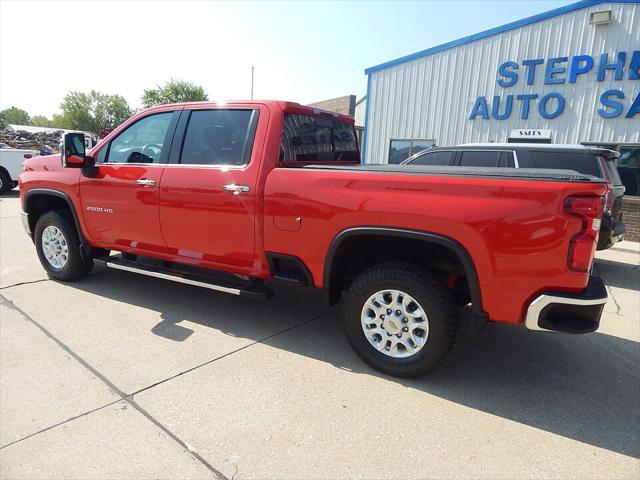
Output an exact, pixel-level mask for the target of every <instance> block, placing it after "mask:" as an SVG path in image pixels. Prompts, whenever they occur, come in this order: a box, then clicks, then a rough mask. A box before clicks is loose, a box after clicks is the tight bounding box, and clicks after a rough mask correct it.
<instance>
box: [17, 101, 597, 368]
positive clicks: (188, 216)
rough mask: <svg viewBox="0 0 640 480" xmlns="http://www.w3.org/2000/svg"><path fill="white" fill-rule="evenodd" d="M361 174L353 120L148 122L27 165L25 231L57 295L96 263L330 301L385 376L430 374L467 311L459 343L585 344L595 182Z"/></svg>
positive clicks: (557, 177)
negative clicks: (499, 337)
mask: <svg viewBox="0 0 640 480" xmlns="http://www.w3.org/2000/svg"><path fill="white" fill-rule="evenodd" d="M358 163H359V152H358V147H357V142H356V137H355V129H354V126H353V118H352V117H348V116H343V115H338V114H333V113H330V112H325V111H321V110H317V109H313V108H310V107H303V106H301V105H298V104H295V103H287V102H277V101H261V102H258V101H247V102H230V103H225V104H216V103H208V102H207V103H187V104H178V105H164V106H158V107H154V108H151V109H149V110H146V111H144V112H141V113H139V114H137V115H136V116H134V117H133V118H131V119H130V120H128V121H127V122H125V123H124V124H123V125H122V126H120V127H118V128H117V129H116V130H115V131H113V132H112V133H110V134H109V135H108V136H107V137H106V138H105V140H104V141H102V142H101V143H100V144H99V145H98V146H97V147H96V149H94V150H93V151H91V152H88V153H87V152H85V150H84V142H83V139H82V136H81V135H78V134H68V135H66V136H65V139H64V149H63V153H62V159H61V158H60V156H58V155H52V156H47V157H37V158H35V157H34V158H32V159H30V160H27V161H26V162H25V172H23V173H22V175H21V176H20V182H21V190H20V193H21V201H22V208H23V211H24V213H23V223H24V226H25V228H26V230H27V232H28V234H29V235H31V236H32V237H33V240H34V242H35V247H36V251H37V253H38V257H39V259H40V261H41V263H42V265H43V267H44V269H45V270H46V271H47V272H48V274H49V275H50V276H51V277H52V278H55V279H57V280H61V281H72V280H79V279H81V278H82V277H84V276H85V275H87V273H88V272H89V271H90V270H91V268H92V266H93V264H94V262H96V261H99V262H102V263H103V264H105V265H106V266H107V267H109V268H114V269H119V270H125V271H129V272H135V273H138V274H142V275H148V276H154V277H159V278H163V279H167V280H173V281H176V282H181V283H186V284H190V285H197V286H200V287H204V288H209V289H212V290H217V291H222V292H226V293H230V294H235V295H239V296H246V297H253V298H262V299H265V298H268V297H270V296H271V295H272V290H271V288H270V287H271V285H272V282H282V283H286V284H289V285H296V286H300V287H316V288H320V289H323V291H324V294H325V298H326V299H327V302H328V303H329V304H336V303H338V302H339V301H340V300H342V302H343V311H344V315H343V326H344V330H345V332H346V336H347V338H348V339H349V342H350V343H351V345H352V346H353V348H354V350H355V351H356V353H357V354H358V355H359V356H360V357H361V358H362V359H363V360H364V361H365V362H367V363H368V364H369V365H371V366H372V367H373V368H375V369H377V370H380V371H382V372H384V373H387V374H390V375H397V376H403V377H410V376H417V375H422V374H425V373H427V372H429V371H430V370H432V369H433V368H435V367H436V366H437V365H439V364H440V363H441V362H442V361H443V360H444V358H445V357H446V356H447V355H448V353H449V351H450V350H451V348H452V346H453V343H454V340H455V339H456V336H457V335H458V326H459V321H460V320H459V318H458V313H457V312H458V308H457V307H458V306H459V305H464V304H467V303H469V302H470V304H471V306H470V308H471V311H472V313H473V315H472V331H475V330H476V329H477V328H478V326H479V325H482V324H484V323H486V321H487V320H491V321H494V322H504V323H512V324H524V325H526V326H527V327H528V328H529V329H532V330H547V331H559V332H572V333H585V332H592V331H594V330H596V329H597V328H598V325H599V321H600V315H601V312H602V309H603V306H604V304H605V302H606V299H607V293H606V289H605V287H604V284H603V282H602V280H601V279H600V278H598V277H596V276H592V275H591V274H590V271H591V265H592V261H593V256H594V252H595V247H596V242H597V238H598V229H599V227H600V219H601V216H602V205H603V203H604V196H605V195H606V194H607V191H608V187H607V183H606V182H605V181H603V180H601V179H597V178H595V177H592V176H588V175H582V174H578V173H575V172H567V171H549V170H532V169H520V170H517V169H513V168H505V169H499V168H493V169H486V171H478V170H477V169H465V168H450V167H444V168H433V167H412V166H409V165H394V166H393V168H389V167H388V166H386V165H385V166H375V165H367V166H363V165H358ZM111 250H112V251H115V252H121V253H116V254H114V255H110V251H111ZM239 301H241V300H239Z"/></svg>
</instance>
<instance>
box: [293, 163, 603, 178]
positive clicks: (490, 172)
mask: <svg viewBox="0 0 640 480" xmlns="http://www.w3.org/2000/svg"><path fill="white" fill-rule="evenodd" d="M304 168H307V169H314V170H342V171H361V172H374V173H386V174H389V173H397V174H403V175H425V176H434V175H438V176H449V177H484V178H496V179H500V178H504V179H512V180H514V179H517V180H535V181H540V180H542V181H550V182H553V181H555V182H580V183H605V181H604V180H603V179H600V178H597V177H594V176H592V175H585V174H582V173H579V172H576V171H575V170H555V169H554V170H552V169H546V170H545V169H537V168H504V167H499V168H498V167H449V166H443V167H433V166H428V165H372V164H371V165H308V166H306V167H304Z"/></svg>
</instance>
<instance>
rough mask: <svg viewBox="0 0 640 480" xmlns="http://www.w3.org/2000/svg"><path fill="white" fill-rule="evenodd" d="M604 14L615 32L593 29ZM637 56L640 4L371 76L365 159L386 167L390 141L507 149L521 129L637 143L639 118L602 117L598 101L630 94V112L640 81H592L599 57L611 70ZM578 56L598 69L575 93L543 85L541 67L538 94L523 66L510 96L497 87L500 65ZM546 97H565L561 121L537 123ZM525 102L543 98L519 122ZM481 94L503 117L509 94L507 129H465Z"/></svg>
mask: <svg viewBox="0 0 640 480" xmlns="http://www.w3.org/2000/svg"><path fill="white" fill-rule="evenodd" d="M608 9H611V10H612V11H613V22H612V23H611V24H609V25H601V26H594V25H590V24H589V14H590V13H591V12H592V11H600V10H608ZM638 49H640V5H638V4H619V3H618V4H616V3H613V4H601V5H597V6H594V7H590V8H585V9H583V10H578V11H575V12H572V13H569V14H565V15H561V16H558V17H555V18H552V19H549V20H544V21H542V22H538V23H535V24H533V25H528V26H526V27H522V28H518V29H515V30H511V31H509V32H505V33H502V34H498V35H494V36H492V37H488V38H486V39H481V40H478V41H475V42H473V43H469V44H466V45H461V46H459V47H455V48H452V49H449V50H445V51H443V52H439V53H436V54H433V55H429V56H427V57H422V58H418V59H415V60H411V61H409V62H406V63H403V64H399V65H396V66H393V67H390V68H387V69H385V70H381V71H378V72H374V73H372V74H371V91H370V92H369V97H368V98H367V100H366V101H367V102H371V104H370V106H369V118H368V125H367V130H368V132H367V150H366V152H367V153H366V157H367V158H366V159H365V160H366V162H367V163H386V161H387V157H388V151H389V140H390V139H391V138H430V139H435V140H436V144H437V145H439V146H444V145H456V144H460V143H468V142H490V141H494V142H504V141H506V140H507V137H508V135H509V132H510V131H511V130H512V129H515V128H545V129H551V130H552V131H553V142H554V143H580V142H585V141H596V142H612V143H623V142H625V143H640V121H638V119H637V117H636V118H633V119H625V118H624V113H623V114H622V115H621V116H619V117H617V118H609V119H604V118H601V117H600V116H598V114H597V113H596V109H597V108H600V102H599V96H600V95H601V94H602V92H603V91H605V90H608V89H621V90H622V91H624V93H625V99H624V100H623V103H624V105H625V107H626V108H628V107H629V106H630V105H631V102H632V100H633V99H634V98H635V96H636V95H638V92H640V81H638V80H622V81H615V80H613V72H612V71H609V72H607V75H606V78H605V80H604V81H602V82H596V81H595V75H596V72H597V66H598V58H599V55H600V54H601V53H608V54H609V60H610V61H611V60H612V59H613V55H614V54H615V53H616V52H618V51H626V52H630V51H633V50H638ZM581 54H587V55H592V56H593V57H594V60H595V65H594V67H593V69H592V70H591V71H590V72H589V73H588V74H586V75H581V76H579V77H578V80H577V82H576V83H575V84H569V83H565V84H558V85H544V65H539V66H538V67H537V69H536V77H535V82H534V85H527V84H526V79H525V78H524V75H525V70H524V69H523V68H522V66H521V68H520V69H519V70H518V74H519V76H520V78H519V79H518V83H516V85H514V86H513V87H508V88H503V87H500V86H499V85H498V84H497V82H496V79H497V71H498V66H499V65H500V64H501V63H502V62H505V61H507V60H512V61H515V62H518V63H520V62H522V60H527V59H535V58H544V59H549V58H553V57H562V56H568V57H571V56H573V55H581ZM628 62H629V58H627V65H628ZM565 76H566V74H565ZM624 78H626V69H625V77H624ZM550 92H558V93H560V94H562V95H563V96H564V97H565V100H566V105H565V109H564V112H563V113H562V114H561V115H560V116H559V117H557V118H555V119H551V120H546V119H544V118H542V117H541V116H540V115H539V114H538V112H537V104H538V101H539V99H540V98H541V97H542V96H543V95H545V94H547V93H550ZM527 93H537V94H538V99H537V100H535V101H534V102H535V103H534V102H532V105H531V107H532V108H531V109H530V112H529V118H528V119H527V120H521V119H520V107H521V102H519V101H517V100H516V99H515V96H516V95H520V94H527ZM480 95H484V96H485V98H486V99H487V102H488V103H491V104H493V97H494V95H499V96H500V97H501V105H500V106H501V109H500V112H502V111H504V102H505V101H506V96H507V95H513V96H514V103H513V110H512V113H511V116H510V117H509V118H508V119H506V120H494V119H490V120H484V119H481V118H476V119H475V120H468V118H469V114H470V113H471V109H472V108H473V105H474V103H475V100H476V98H477V97H478V96H480ZM551 105H552V104H550V106H551ZM625 112H626V110H625Z"/></svg>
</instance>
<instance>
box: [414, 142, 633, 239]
mask: <svg viewBox="0 0 640 480" xmlns="http://www.w3.org/2000/svg"><path fill="white" fill-rule="evenodd" d="M618 156H619V153H618V152H616V151H615V150H608V149H606V148H595V147H586V146H582V145H552V144H539V143H502V144H500V143H469V144H464V145H458V146H457V147H439V148H431V149H428V150H423V151H421V152H419V153H416V154H415V155H413V156H411V157H409V158H407V159H406V160H405V161H404V162H403V163H404V164H406V165H450V166H456V167H465V166H466V167H499V168H505V167H506V168H543V169H558V170H574V171H576V172H579V173H583V174H585V175H593V176H595V177H599V178H604V179H605V180H606V181H607V183H609V185H610V191H609V192H607V195H606V203H605V209H604V214H603V217H602V225H601V227H600V235H599V237H598V250H605V249H607V248H610V247H612V246H613V245H614V244H616V243H617V242H619V241H620V240H623V239H624V234H625V225H624V222H623V220H622V198H623V196H624V193H625V187H624V185H623V184H622V180H621V179H620V175H619V174H618V170H617V160H618Z"/></svg>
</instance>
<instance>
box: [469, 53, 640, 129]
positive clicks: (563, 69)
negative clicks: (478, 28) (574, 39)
mask: <svg viewBox="0 0 640 480" xmlns="http://www.w3.org/2000/svg"><path fill="white" fill-rule="evenodd" d="M627 53H628V52H617V53H616V54H615V55H614V56H613V58H610V57H609V54H608V53H603V54H602V55H600V57H599V58H598V59H597V61H596V59H594V57H592V56H590V55H575V56H573V57H556V58H549V59H546V60H545V59H542V58H536V59H532V60H523V61H522V62H520V63H517V62H513V61H507V62H503V63H502V64H500V66H499V67H498V78H497V83H498V85H499V86H501V87H503V88H510V87H513V86H514V85H517V84H518V82H522V83H525V82H526V84H527V85H533V84H534V83H535V80H536V78H539V77H540V76H542V78H543V79H544V80H543V83H544V84H545V85H563V84H565V85H566V84H571V83H576V82H578V81H579V80H580V76H581V75H587V74H588V73H589V72H591V71H592V70H593V73H595V74H596V80H597V81H598V82H602V81H604V80H605V79H607V78H613V80H616V81H622V80H640V50H636V51H634V52H630V54H629V55H627ZM599 102H600V104H599V105H598V106H597V107H596V113H597V114H598V115H599V116H600V117H602V118H616V117H619V116H620V115H624V118H634V117H635V115H638V114H640V91H639V92H638V94H637V95H636V97H635V99H633V98H631V97H626V96H625V93H624V92H623V91H622V90H613V89H612V90H605V91H603V92H602V93H601V94H600V97H599ZM566 103H567V102H566V100H565V97H564V96H563V95H562V94H561V93H558V92H551V93H547V94H546V95H542V96H540V95H538V94H537V93H530V94H525V95H505V96H501V95H495V96H494V97H493V99H490V100H487V99H486V97H484V96H480V97H478V98H477V99H476V101H475V103H474V105H473V108H472V109H471V114H470V115H469V120H475V119H476V118H478V117H480V118H483V119H485V120H488V119H490V118H493V119H494V120H506V119H508V118H509V117H511V114H512V113H513V111H514V108H515V110H516V111H517V112H518V114H519V116H520V118H521V119H523V120H526V119H528V118H529V115H530V114H531V112H532V111H533V112H536V111H537V113H538V115H540V116H541V117H542V118H545V119H547V120H550V119H553V118H556V117H559V116H560V115H561V114H562V112H564V109H565V106H566Z"/></svg>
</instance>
